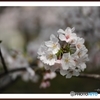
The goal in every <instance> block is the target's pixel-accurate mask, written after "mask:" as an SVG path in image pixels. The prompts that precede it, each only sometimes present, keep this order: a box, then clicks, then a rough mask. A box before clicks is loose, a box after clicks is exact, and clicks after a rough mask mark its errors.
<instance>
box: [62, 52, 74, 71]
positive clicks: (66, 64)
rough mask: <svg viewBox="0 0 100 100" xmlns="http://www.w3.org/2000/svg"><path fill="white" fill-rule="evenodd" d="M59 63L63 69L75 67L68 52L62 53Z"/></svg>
mask: <svg viewBox="0 0 100 100" xmlns="http://www.w3.org/2000/svg"><path fill="white" fill-rule="evenodd" d="M61 65H62V68H63V69H64V70H67V69H69V68H75V67H74V66H75V61H74V59H73V58H72V57H71V55H70V53H64V54H63V56H62V59H61Z"/></svg>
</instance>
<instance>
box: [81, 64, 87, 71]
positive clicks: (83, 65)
mask: <svg viewBox="0 0 100 100" xmlns="http://www.w3.org/2000/svg"><path fill="white" fill-rule="evenodd" d="M85 68H86V64H85V63H82V64H81V70H82V71H84V69H85Z"/></svg>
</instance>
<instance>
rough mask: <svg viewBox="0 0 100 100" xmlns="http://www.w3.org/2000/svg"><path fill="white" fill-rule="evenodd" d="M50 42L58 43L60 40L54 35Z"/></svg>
mask: <svg viewBox="0 0 100 100" xmlns="http://www.w3.org/2000/svg"><path fill="white" fill-rule="evenodd" d="M50 40H51V41H53V42H54V43H56V42H58V38H56V37H55V35H54V34H51V36H50Z"/></svg>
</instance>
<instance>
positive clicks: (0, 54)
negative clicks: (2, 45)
mask: <svg viewBox="0 0 100 100" xmlns="http://www.w3.org/2000/svg"><path fill="white" fill-rule="evenodd" d="M0 57H1V62H2V64H3V68H4V70H5V73H8V69H7V66H6V64H5V61H4V58H3V55H2V52H1V49H0Z"/></svg>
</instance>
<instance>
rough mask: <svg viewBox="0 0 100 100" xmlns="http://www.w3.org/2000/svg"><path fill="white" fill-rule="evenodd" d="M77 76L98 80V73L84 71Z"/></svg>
mask: <svg viewBox="0 0 100 100" xmlns="http://www.w3.org/2000/svg"><path fill="white" fill-rule="evenodd" d="M79 77H81V78H91V79H96V80H100V75H98V74H84V73H81V74H80V76H79Z"/></svg>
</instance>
